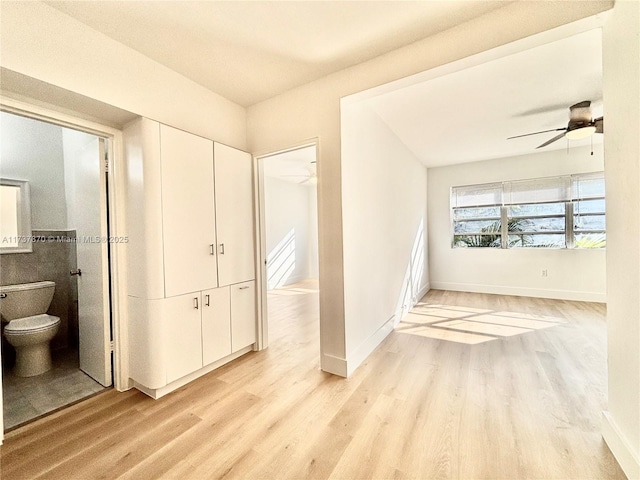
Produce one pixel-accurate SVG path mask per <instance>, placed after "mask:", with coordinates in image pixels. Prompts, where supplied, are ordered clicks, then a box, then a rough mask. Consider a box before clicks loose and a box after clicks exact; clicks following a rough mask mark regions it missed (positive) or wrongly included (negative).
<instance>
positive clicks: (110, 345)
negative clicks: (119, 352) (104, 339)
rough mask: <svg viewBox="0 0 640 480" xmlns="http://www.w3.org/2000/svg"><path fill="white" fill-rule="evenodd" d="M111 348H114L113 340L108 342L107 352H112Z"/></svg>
mask: <svg viewBox="0 0 640 480" xmlns="http://www.w3.org/2000/svg"><path fill="white" fill-rule="evenodd" d="M113 348H114V347H113V340H111V341H110V342H109V351H110V352H113Z"/></svg>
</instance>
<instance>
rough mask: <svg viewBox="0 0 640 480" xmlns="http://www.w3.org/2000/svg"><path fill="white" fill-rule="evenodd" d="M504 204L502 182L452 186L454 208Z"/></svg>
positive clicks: (452, 204)
mask: <svg viewBox="0 0 640 480" xmlns="http://www.w3.org/2000/svg"><path fill="white" fill-rule="evenodd" d="M500 205H502V183H486V184H484V185H466V186H462V187H452V188H451V206H452V208H470V207H488V206H500Z"/></svg>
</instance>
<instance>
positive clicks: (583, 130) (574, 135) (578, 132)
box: [564, 125, 596, 140]
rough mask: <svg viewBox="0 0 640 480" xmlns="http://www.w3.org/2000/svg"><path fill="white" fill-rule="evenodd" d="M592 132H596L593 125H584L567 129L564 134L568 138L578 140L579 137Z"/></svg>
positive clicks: (589, 134)
mask: <svg viewBox="0 0 640 480" xmlns="http://www.w3.org/2000/svg"><path fill="white" fill-rule="evenodd" d="M594 133H596V127H595V125H586V126H584V127H578V128H574V129H572V130H568V131H567V133H565V135H564V136H565V137H567V138H568V139H569V140H580V139H581V138H587V137H590V136H591V135H593V134H594Z"/></svg>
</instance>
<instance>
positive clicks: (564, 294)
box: [431, 282, 607, 303]
mask: <svg viewBox="0 0 640 480" xmlns="http://www.w3.org/2000/svg"><path fill="white" fill-rule="evenodd" d="M431 288H432V289H435V290H452V291H454V292H473V293H491V294H495V295H516V296H520V297H536V298H553V299H557V300H573V301H578V302H599V303H606V301H607V295H606V294H605V293H598V292H579V291H573V290H548V289H543V288H524V287H512V286H509V285H480V284H474V283H450V282H431Z"/></svg>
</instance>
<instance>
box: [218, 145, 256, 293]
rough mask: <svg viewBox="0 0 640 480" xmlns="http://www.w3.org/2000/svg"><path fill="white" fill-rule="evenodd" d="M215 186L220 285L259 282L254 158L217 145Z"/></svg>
mask: <svg viewBox="0 0 640 480" xmlns="http://www.w3.org/2000/svg"><path fill="white" fill-rule="evenodd" d="M214 151H215V156H214V164H215V185H216V222H217V225H216V226H217V233H218V279H219V282H220V286H223V285H231V284H234V283H239V282H245V281H247V280H253V279H255V264H254V245H255V244H254V223H253V175H252V172H253V168H252V160H251V155H249V154H248V153H245V152H241V151H240V150H236V149H235V148H231V147H227V146H226V145H221V144H219V143H216V144H215V146H214Z"/></svg>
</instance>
